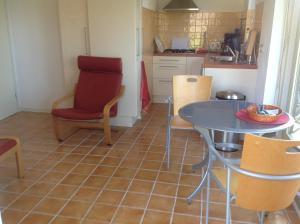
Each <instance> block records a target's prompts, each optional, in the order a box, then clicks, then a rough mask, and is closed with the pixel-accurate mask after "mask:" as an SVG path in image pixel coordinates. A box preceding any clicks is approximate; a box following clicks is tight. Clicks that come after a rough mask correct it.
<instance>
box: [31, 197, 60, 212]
mask: <svg viewBox="0 0 300 224" xmlns="http://www.w3.org/2000/svg"><path fill="white" fill-rule="evenodd" d="M65 203H66V200H63V199H55V198H49V197H47V198H44V199H43V200H42V201H41V202H40V203H39V204H38V206H37V207H36V208H35V209H34V211H36V212H41V213H48V214H56V213H57V212H58V211H59V210H60V209H61V208H62V207H63V205H64V204H65Z"/></svg>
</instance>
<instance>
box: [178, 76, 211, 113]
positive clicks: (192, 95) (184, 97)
mask: <svg viewBox="0 0 300 224" xmlns="http://www.w3.org/2000/svg"><path fill="white" fill-rule="evenodd" d="M211 87H212V77H211V76H200V75H174V76H173V109H174V115H178V110H179V109H180V108H181V107H183V106H185V105H187V104H190V103H195V102H197V101H207V100H209V99H210V96H211Z"/></svg>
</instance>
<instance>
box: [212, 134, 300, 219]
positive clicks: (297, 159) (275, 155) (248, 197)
mask: <svg viewBox="0 0 300 224" xmlns="http://www.w3.org/2000/svg"><path fill="white" fill-rule="evenodd" d="M297 146H300V141H292V140H281V139H272V138H265V137H260V136H255V135H251V134H246V135H245V141H244V146H243V152H242V158H241V163H240V166H239V167H236V166H234V165H232V164H230V163H229V162H228V160H225V159H223V158H222V157H221V156H220V154H219V152H217V151H216V150H214V149H212V150H211V151H213V152H214V154H215V155H217V157H218V158H219V159H220V160H221V161H222V162H223V163H224V165H225V167H226V168H214V169H211V171H210V172H209V173H210V175H211V176H212V177H213V179H215V180H216V181H217V183H218V185H219V186H221V187H223V188H224V189H226V191H227V203H226V204H227V205H226V211H227V215H226V223H230V219H231V217H230V200H231V199H232V197H234V198H236V204H237V205H238V206H240V207H242V208H245V209H250V210H254V211H257V212H260V214H261V215H260V223H263V222H264V212H272V211H278V210H282V209H285V208H287V207H288V206H289V205H290V204H291V203H292V202H293V200H294V198H295V196H296V194H297V192H298V190H299V188H300V152H299V150H298V149H297V148H295V147H297ZM209 182H210V181H207V183H208V189H209V185H210V183H209ZM208 195H209V193H208ZM208 206H209V203H208V200H207V209H208ZM207 211H208V210H207Z"/></svg>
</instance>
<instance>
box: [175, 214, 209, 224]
mask: <svg viewBox="0 0 300 224" xmlns="http://www.w3.org/2000/svg"><path fill="white" fill-rule="evenodd" d="M199 214H200V213H199ZM172 223H173V224H182V223H186V224H199V223H200V217H197V216H189V215H181V214H174V217H173V222H172ZM210 224H211V223H210Z"/></svg>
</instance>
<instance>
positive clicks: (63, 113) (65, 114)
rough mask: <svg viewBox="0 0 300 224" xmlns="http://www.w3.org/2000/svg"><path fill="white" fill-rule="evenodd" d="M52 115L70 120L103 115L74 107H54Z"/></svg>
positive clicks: (92, 118)
mask: <svg viewBox="0 0 300 224" xmlns="http://www.w3.org/2000/svg"><path fill="white" fill-rule="evenodd" d="M52 115H54V116H56V117H60V118H65V119H71V120H97V119H101V118H102V117H103V115H102V113H94V112H89V111H86V110H82V109H75V108H66V109H54V110H52Z"/></svg>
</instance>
